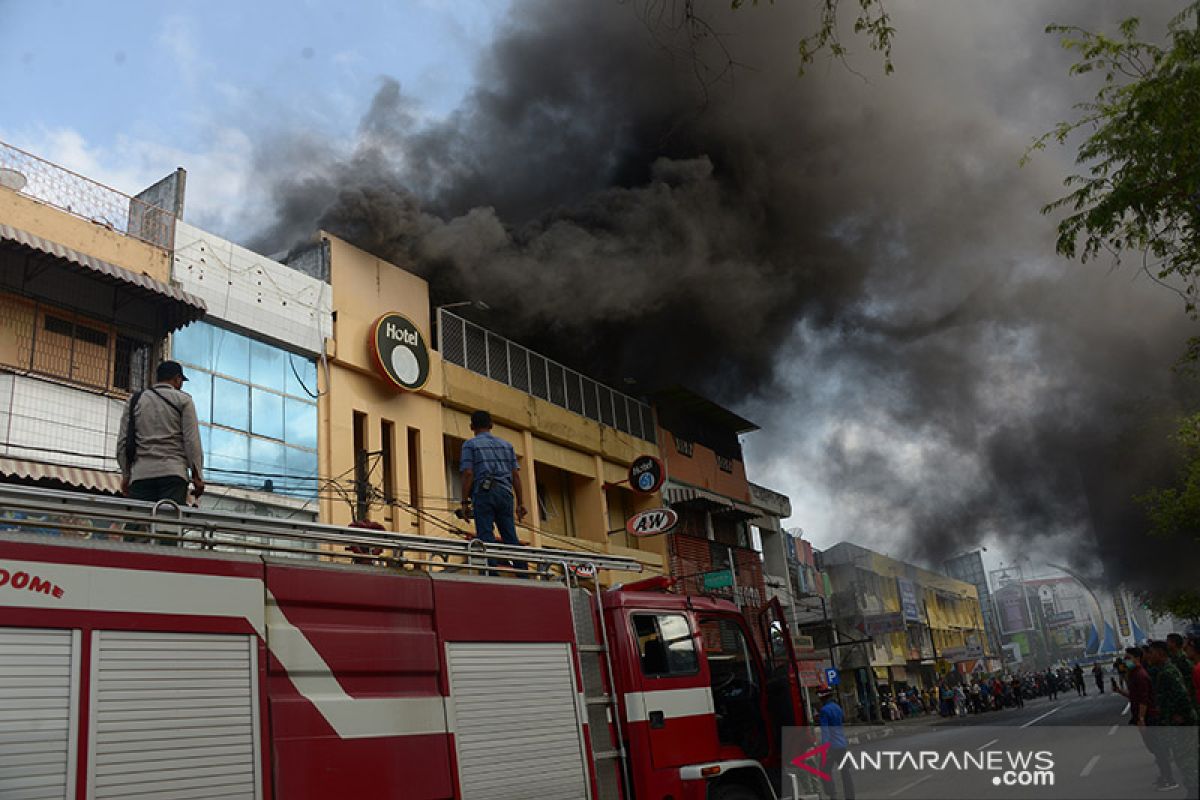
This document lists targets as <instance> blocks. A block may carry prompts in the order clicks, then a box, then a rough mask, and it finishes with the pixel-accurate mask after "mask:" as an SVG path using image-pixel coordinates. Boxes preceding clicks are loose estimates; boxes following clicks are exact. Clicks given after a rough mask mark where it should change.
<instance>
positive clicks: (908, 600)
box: [896, 578, 921, 622]
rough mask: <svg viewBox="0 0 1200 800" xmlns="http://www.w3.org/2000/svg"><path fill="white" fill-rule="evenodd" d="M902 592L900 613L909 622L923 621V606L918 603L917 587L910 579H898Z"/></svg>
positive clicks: (898, 585) (898, 586)
mask: <svg viewBox="0 0 1200 800" xmlns="http://www.w3.org/2000/svg"><path fill="white" fill-rule="evenodd" d="M896 586H897V588H898V589H899V591H900V613H901V614H903V615H904V619H905V620H906V621H908V622H920V621H921V604H920V603H919V602H917V587H916V586H914V585H913V582H912V581H910V580H909V579H908V578H896Z"/></svg>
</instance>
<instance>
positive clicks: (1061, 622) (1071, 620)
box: [1046, 611, 1075, 628]
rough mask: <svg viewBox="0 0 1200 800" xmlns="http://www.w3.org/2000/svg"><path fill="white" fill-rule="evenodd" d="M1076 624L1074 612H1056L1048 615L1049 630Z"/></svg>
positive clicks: (1047, 625) (1047, 624)
mask: <svg viewBox="0 0 1200 800" xmlns="http://www.w3.org/2000/svg"><path fill="white" fill-rule="evenodd" d="M1074 624H1075V612H1074V611H1056V612H1054V613H1053V614H1047V615H1046V627H1047V628H1065V627H1067V626H1068V625H1074Z"/></svg>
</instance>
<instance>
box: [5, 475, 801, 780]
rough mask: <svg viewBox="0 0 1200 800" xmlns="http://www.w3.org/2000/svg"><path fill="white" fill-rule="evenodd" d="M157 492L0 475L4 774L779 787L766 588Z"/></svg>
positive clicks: (778, 623)
mask: <svg viewBox="0 0 1200 800" xmlns="http://www.w3.org/2000/svg"><path fill="white" fill-rule="evenodd" d="M157 511H158V512H159V513H156V514H151V513H150V510H149V509H148V507H147V506H146V505H145V504H139V503H135V502H133V501H127V500H121V499H113V498H96V497H90V496H85V495H80V494H76V493H70V492H56V491H50V490H42V489H37V488H27V487H8V486H4V487H0V529H3V531H2V532H0V797H2V798H4V799H5V800H33V799H34V798H38V799H39V800H40V799H41V798H67V799H68V800H85V798H86V799H87V800H92V799H93V798H94V799H95V800H102V799H104V798H122V799H130V800H133V799H135V798H139V799H140V798H172V799H173V800H188V798H254V799H255V800H262V799H264V798H274V800H310V799H311V800H335V799H340V798H355V800H359V799H363V798H381V799H383V798H388V799H390V798H402V799H403V800H418V799H419V798H464V800H471V799H473V798H486V800H502V799H503V798H513V799H514V800H528V799H529V798H550V799H552V800H570V799H572V798H595V799H596V800H615V799H616V798H625V799H626V800H701V799H704V800H753V799H754V798H776V797H778V796H779V795H780V794H781V793H782V792H781V790H780V787H779V786H778V785H777V781H778V774H779V761H780V730H781V728H782V727H783V726H786V725H800V724H803V722H804V720H803V712H802V707H801V704H800V696H801V695H800V685H799V681H798V671H797V667H796V661H795V657H794V654H793V653H792V652H791V640H790V637H789V636H788V633H787V629H786V625H785V622H784V619H783V616H782V614H781V613H780V611H779V608H778V606H777V605H772V606H771V607H769V608H768V609H767V611H766V612H764V614H763V616H762V618H761V619H749V620H748V619H747V618H746V617H745V616H743V615H742V614H741V613H740V612H739V611H738V609H737V608H736V607H735V606H734V605H733V604H731V603H729V602H727V601H724V600H719V599H714V598H710V597H698V596H684V595H681V594H677V593H675V592H672V591H669V589H670V588H671V587H670V581H669V580H668V579H664V578H652V579H648V580H644V581H640V582H638V583H634V584H629V585H626V586H624V587H616V588H613V589H610V590H607V591H602V592H598V591H597V590H596V589H595V585H594V582H593V581H592V580H590V579H589V578H585V577H582V576H585V575H589V574H595V571H596V570H600V571H603V570H624V571H630V570H637V569H638V566H637V563H636V562H633V561H629V560H626V559H623V558H616V557H610V556H607V555H602V554H599V555H598V554H589V553H585V552H575V551H567V550H541V549H536V550H535V549H530V548H522V549H519V550H518V549H516V548H506V547H505V546H492V547H490V549H486V551H485V550H484V549H483V548H482V547H481V546H480V545H479V544H478V543H468V542H465V541H458V540H454V539H450V538H434V537H418V536H394V535H390V534H388V535H381V534H373V533H370V532H364V531H361V530H349V529H344V528H335V527H329V526H321V525H315V524H302V523H297V522H289V521H284V520H270V519H263V518H240V517H237V516H233V515H229V514H225V513H220V512H212V511H201V510H197V509H184V510H178V509H174V508H167V507H162V506H161V505H160V507H159V508H158V509H157ZM130 530H136V531H137V532H138V535H139V536H144V537H146V538H147V539H148V540H150V541H149V542H148V543H126V542H125V541H123V538H124V537H123V535H122V534H124V535H128V532H129V531H130ZM180 540H182V541H180ZM165 544H172V545H177V546H171V547H168V546H164V545H165ZM352 544H357V545H360V551H361V550H363V549H366V550H367V551H368V552H370V551H371V549H372V548H383V552H382V553H381V554H379V555H378V556H371V557H370V558H371V560H372V562H373V563H371V564H361V563H358V564H356V563H353V561H355V560H357V561H360V562H361V561H362V560H363V556H361V555H358V556H353V555H349V556H347V557H346V559H345V561H344V562H342V563H338V562H339V559H340V558H341V555H340V554H342V553H345V552H346V548H347V546H349V545H352ZM481 552H486V553H487V554H488V555H490V556H493V557H498V558H501V559H503V557H504V556H511V555H519V556H520V557H521V558H522V559H525V560H527V561H528V562H529V564H530V567H529V569H530V571H531V573H532V574H531V575H528V576H525V578H524V579H517V578H515V577H489V576H488V575H487V574H486V573H487V572H488V561H487V560H486V559H480V558H478V556H479V554H480V553H481ZM498 563H499V565H500V566H499V568H500V569H501V570H503V568H504V564H505V563H506V562H504V561H500V562H498ZM758 641H764V642H767V647H766V650H767V652H765V653H764V652H762V648H760V647H759V646H758V645H757V644H756V642H758Z"/></svg>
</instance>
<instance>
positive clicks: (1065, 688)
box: [880, 634, 1200, 722]
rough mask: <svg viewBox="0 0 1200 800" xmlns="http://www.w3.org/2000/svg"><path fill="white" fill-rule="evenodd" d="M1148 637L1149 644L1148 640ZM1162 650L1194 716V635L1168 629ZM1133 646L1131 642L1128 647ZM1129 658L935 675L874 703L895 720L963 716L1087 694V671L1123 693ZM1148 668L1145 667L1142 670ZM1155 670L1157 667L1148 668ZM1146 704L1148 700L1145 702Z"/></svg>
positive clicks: (1199, 675)
mask: <svg viewBox="0 0 1200 800" xmlns="http://www.w3.org/2000/svg"><path fill="white" fill-rule="evenodd" d="M1153 645H1154V643H1152V645H1151V646H1153ZM1157 645H1160V648H1159V649H1162V650H1163V652H1165V653H1167V662H1166V663H1167V665H1168V666H1171V667H1173V668H1174V671H1175V672H1176V673H1178V674H1179V675H1180V680H1181V681H1182V682H1183V684H1184V693H1185V694H1186V695H1188V696H1189V697H1190V698H1191V702H1192V704H1193V706H1194V713H1196V714H1197V715H1198V719H1200V661H1198V660H1197V652H1198V648H1200V638H1193V639H1189V640H1186V641H1185V640H1184V637H1183V636H1181V635H1179V634H1171V635H1170V636H1169V637H1168V638H1167V639H1166V640H1165V641H1163V642H1161V643H1157ZM1131 649H1137V648H1131ZM1130 658H1136V659H1141V658H1144V655H1138V656H1136V657H1134V656H1131V655H1130V654H1129V653H1128V652H1127V653H1126V655H1125V656H1124V657H1122V658H1118V659H1117V660H1116V662H1115V663H1114V664H1113V665H1112V669H1111V670H1110V669H1106V668H1105V665H1103V664H1101V663H1094V664H1092V665H1090V666H1089V667H1087V668H1085V667H1084V666H1083V665H1082V664H1079V663H1075V664H1073V665H1067V664H1063V665H1059V666H1057V667H1051V668H1048V669H1045V670H1040V671H1020V672H1016V673H1003V674H995V675H976V676H972V677H966V676H953V677H954V678H956V679H957V680H954V681H953V682H951V681H949V680H943V681H940V682H939V683H938V684H937V685H935V686H932V687H927V688H923V689H918V688H900V689H898V690H897V691H896V692H894V693H893V692H890V691H881V693H880V705H881V709H880V710H881V712H882V717H883V719H884V720H885V721H889V722H890V721H896V720H901V719H909V718H912V717H921V716H928V715H934V714H936V715H939V716H942V717H956V716H967V715H969V714H982V713H985V712H989V711H1000V710H1003V709H1006V708H1023V707H1024V705H1025V701H1026V700H1030V699H1033V698H1035V697H1045V698H1048V699H1049V700H1057V699H1058V696H1059V695H1060V694H1069V693H1072V692H1073V693H1074V694H1075V695H1076V696H1079V697H1086V696H1087V695H1088V692H1089V689H1088V684H1089V681H1088V677H1089V676H1090V678H1091V683H1092V684H1094V686H1095V690H1096V692H1098V693H1099V694H1104V693H1105V692H1106V691H1110V692H1116V693H1118V694H1121V695H1124V696H1126V697H1128V696H1129V694H1128V691H1129V690H1128V687H1127V681H1128V679H1127V676H1128V674H1129V671H1130V669H1131V667H1130V666H1129V665H1128V662H1129V659H1130ZM1148 671H1150V670H1148ZM1154 672H1155V674H1157V673H1158V672H1159V670H1158V669H1157V668H1154ZM1164 672H1166V673H1167V674H1165V675H1164V676H1163V677H1161V678H1159V680H1160V681H1161V682H1164V685H1165V683H1168V682H1169V683H1171V684H1172V685H1174V683H1175V680H1174V678H1173V677H1170V676H1169V671H1164ZM1148 705H1149V704H1148Z"/></svg>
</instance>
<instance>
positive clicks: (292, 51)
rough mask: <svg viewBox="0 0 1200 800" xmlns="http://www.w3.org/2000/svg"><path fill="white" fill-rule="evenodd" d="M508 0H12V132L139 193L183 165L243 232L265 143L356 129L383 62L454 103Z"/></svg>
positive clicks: (414, 91) (445, 104)
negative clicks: (257, 152)
mask: <svg viewBox="0 0 1200 800" xmlns="http://www.w3.org/2000/svg"><path fill="white" fill-rule="evenodd" d="M507 5H508V3H507V2H504V0H496V1H495V2H487V1H486V0H403V1H396V0H393V1H392V2H385V1H384V0H372V1H371V2H353V3H336V2H317V0H291V2H280V1H279V0H255V1H254V2H245V1H244V0H243V2H230V1H229V0H209V2H195V1H194V0H185V1H184V2H163V1H162V0H159V1H158V2H147V1H146V0H115V1H114V2H108V3H84V2H67V0H40V1H35V0H0V77H2V78H3V85H4V87H5V96H4V100H3V110H2V111H0V139H2V140H4V141H7V142H9V143H11V144H15V145H17V146H18V147H22V148H24V149H27V150H30V151H32V152H34V153H35V154H37V155H40V156H43V157H45V158H49V159H50V160H52V161H56V162H58V163H61V164H64V165H65V166H68V167H71V168H73V169H76V170H78V171H80V172H82V173H83V174H85V175H88V176H89V177H94V178H96V179H98V180H101V181H103V182H105V183H109V184H111V185H113V186H114V187H115V188H117V189H121V190H123V191H127V192H134V191H137V190H139V189H140V188H142V187H143V186H144V185H147V184H149V183H150V182H152V181H154V180H156V179H157V178H158V177H161V176H162V175H164V174H166V173H167V172H169V171H171V170H172V169H174V168H175V167H176V166H182V167H184V168H185V169H187V170H188V173H189V175H188V180H189V184H188V203H189V206H188V212H189V213H188V215H187V216H188V218H189V219H190V220H191V221H193V222H197V223H198V224H202V225H206V226H208V227H213V228H224V229H225V230H221V231H219V232H222V233H227V234H230V235H237V234H238V233H244V232H245V225H243V224H239V223H238V222H237V221H235V220H234V219H233V218H232V217H231V215H230V213H229V210H230V209H232V208H235V207H237V206H241V205H244V203H243V202H242V201H244V199H245V198H246V197H247V196H249V195H252V194H253V188H254V187H249V186H246V185H245V180H246V177H247V175H248V172H249V169H248V167H249V164H250V161H251V158H252V154H253V147H254V146H255V144H256V143H258V142H262V141H264V140H267V139H268V137H269V136H270V135H271V134H274V133H279V132H282V131H303V132H305V133H315V134H318V135H322V136H324V137H329V138H331V139H332V140H334V141H338V140H346V141H347V142H348V141H349V140H351V139H352V138H353V135H354V131H355V128H356V126H357V123H358V120H359V118H360V117H361V115H362V112H363V111H364V110H365V108H366V106H367V104H368V103H369V102H370V99H371V96H372V94H373V93H374V92H375V90H376V88H378V86H379V84H380V80H381V78H382V77H383V76H392V77H395V78H396V79H398V80H399V81H400V82H401V85H402V86H403V88H404V91H405V93H406V94H407V95H409V96H411V97H412V98H415V99H416V100H417V101H418V102H419V104H420V107H421V108H422V109H423V110H424V111H425V112H426V113H428V114H431V115H441V114H444V113H446V112H447V111H449V110H451V109H452V108H454V106H456V105H457V103H458V101H459V100H460V99H461V97H462V95H463V93H464V92H465V91H467V90H468V88H469V87H470V84H471V75H472V68H473V65H474V62H475V59H476V57H477V55H478V53H479V52H480V50H481V48H482V47H483V46H484V45H486V43H487V42H488V41H489V40H490V39H491V36H492V32H493V30H494V28H495V26H496V24H497V23H498V22H499V20H500V19H501V17H502V16H503V14H504V12H505V11H506V9H507Z"/></svg>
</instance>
